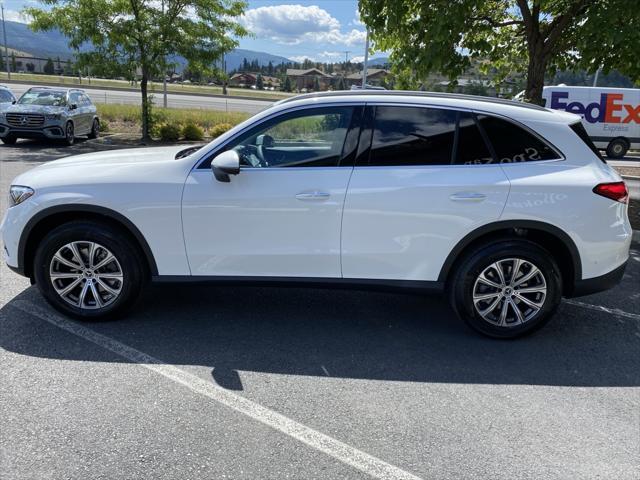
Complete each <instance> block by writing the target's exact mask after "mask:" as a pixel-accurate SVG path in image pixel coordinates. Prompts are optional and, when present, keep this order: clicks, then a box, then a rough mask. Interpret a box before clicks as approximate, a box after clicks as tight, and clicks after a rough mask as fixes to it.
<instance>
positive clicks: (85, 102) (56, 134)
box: [0, 87, 100, 145]
mask: <svg viewBox="0 0 640 480" xmlns="http://www.w3.org/2000/svg"><path fill="white" fill-rule="evenodd" d="M99 133H100V120H99V118H98V113H97V111H96V107H95V105H94V104H93V103H92V102H91V99H89V97H88V96H87V95H86V94H85V93H84V91H82V90H79V89H77V88H69V89H62V88H49V87H33V88H30V89H29V90H27V91H26V92H25V93H24V94H22V96H21V97H20V98H19V99H18V101H17V102H16V103H15V104H14V105H11V106H9V107H7V108H5V109H2V111H1V112H0V140H2V142H3V143H7V144H13V143H16V140H17V139H18V138H48V139H51V140H62V141H64V142H65V143H66V144H67V145H72V144H73V142H74V141H75V138H76V136H79V135H87V136H88V137H89V138H96V137H98V135H99Z"/></svg>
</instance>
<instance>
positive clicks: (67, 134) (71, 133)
mask: <svg viewBox="0 0 640 480" xmlns="http://www.w3.org/2000/svg"><path fill="white" fill-rule="evenodd" d="M75 140H76V136H75V129H74V127H73V122H67V124H66V125H65V126H64V143H65V144H67V145H69V146H71V145H73V142H75Z"/></svg>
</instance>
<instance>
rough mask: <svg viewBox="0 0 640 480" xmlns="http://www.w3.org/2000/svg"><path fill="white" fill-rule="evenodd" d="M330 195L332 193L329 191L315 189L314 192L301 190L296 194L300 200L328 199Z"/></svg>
mask: <svg viewBox="0 0 640 480" xmlns="http://www.w3.org/2000/svg"><path fill="white" fill-rule="evenodd" d="M330 196H331V195H330V194H329V193H327V192H319V191H313V192H300V193H298V194H297V195H296V198H297V199H298V200H326V199H327V198H329V197H330Z"/></svg>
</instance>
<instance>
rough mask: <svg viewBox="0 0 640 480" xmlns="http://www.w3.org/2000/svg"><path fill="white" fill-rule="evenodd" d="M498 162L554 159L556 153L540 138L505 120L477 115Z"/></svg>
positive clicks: (556, 157) (557, 156)
mask: <svg viewBox="0 0 640 480" xmlns="http://www.w3.org/2000/svg"><path fill="white" fill-rule="evenodd" d="M477 119H478V123H479V125H480V127H481V128H482V129H483V130H484V132H485V133H486V135H487V137H488V139H489V141H490V142H491V145H493V149H494V151H495V154H496V157H497V161H498V162H499V163H518V162H531V161H537V160H555V159H558V158H560V156H559V155H558V153H556V151H555V150H554V149H553V148H551V147H550V146H549V145H547V144H546V143H545V142H543V141H542V140H541V139H539V138H538V137H536V136H535V135H533V134H532V133H529V132H528V131H526V130H525V129H523V128H522V127H519V126H518V125H515V124H513V123H511V122H508V121H507V120H503V119H501V118H497V117H492V116H489V115H483V114H479V115H477Z"/></svg>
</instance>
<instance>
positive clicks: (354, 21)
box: [351, 8, 364, 25]
mask: <svg viewBox="0 0 640 480" xmlns="http://www.w3.org/2000/svg"><path fill="white" fill-rule="evenodd" d="M351 23H352V24H353V25H364V23H363V22H362V19H361V18H360V10H359V9H358V8H356V16H355V18H354V19H353V22H351Z"/></svg>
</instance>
